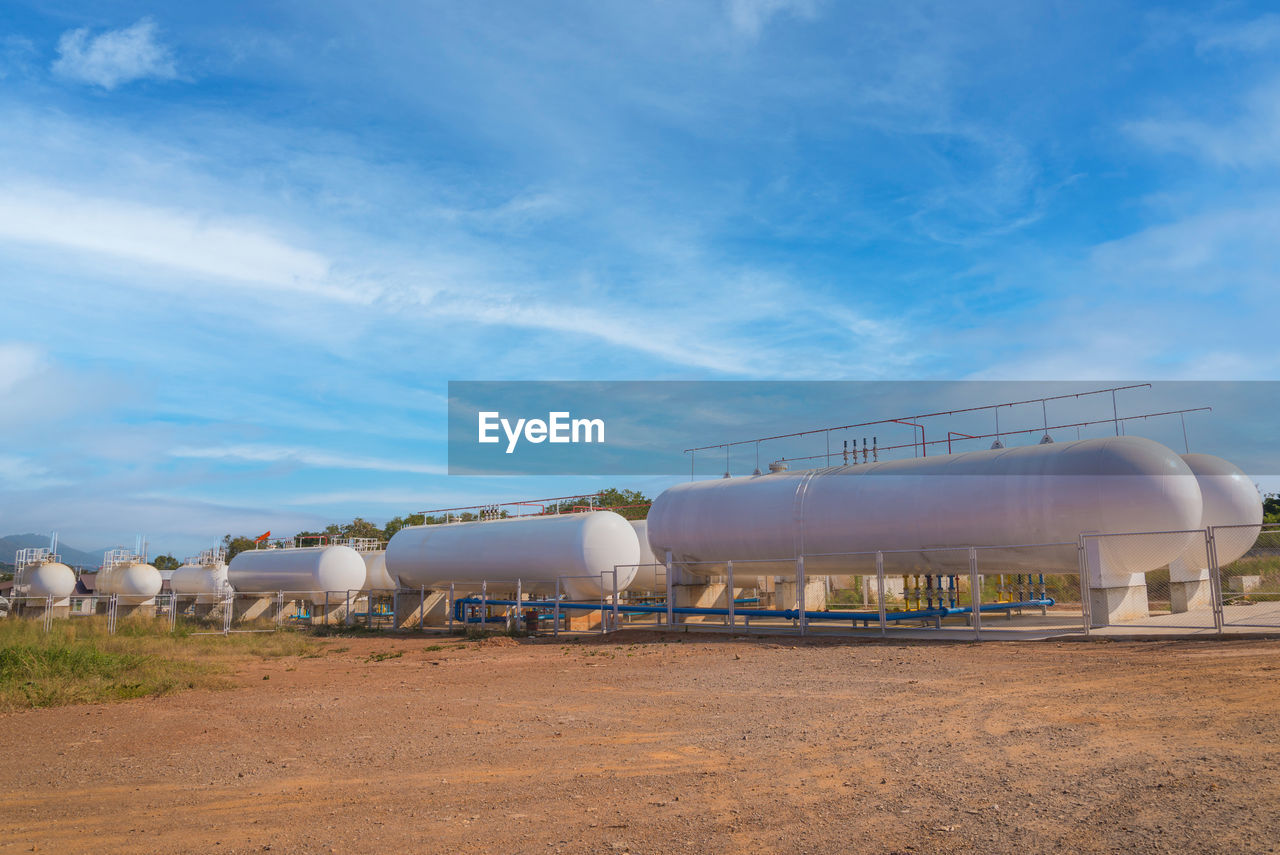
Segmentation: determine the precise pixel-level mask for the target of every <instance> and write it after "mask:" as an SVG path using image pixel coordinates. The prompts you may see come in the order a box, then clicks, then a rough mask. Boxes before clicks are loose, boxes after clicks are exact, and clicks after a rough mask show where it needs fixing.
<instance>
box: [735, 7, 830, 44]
mask: <svg viewBox="0 0 1280 855" xmlns="http://www.w3.org/2000/svg"><path fill="white" fill-rule="evenodd" d="M726 5H727V12H728V15H729V23H730V24H731V25H732V26H733V29H734V30H735V31H736V32H737V33H738V34H739V35H742V36H746V37H748V38H752V39H754V38H758V37H759V36H760V32H761V31H762V30H763V29H764V27H765V25H766V24H768V23H769V21H770V19H772V18H774V17H776V16H778V15H791V16H794V17H796V18H800V19H802V20H812V19H813V18H814V17H815V16H816V14H817V7H818V4H817V2H816V0H728V3H727V4H726Z"/></svg>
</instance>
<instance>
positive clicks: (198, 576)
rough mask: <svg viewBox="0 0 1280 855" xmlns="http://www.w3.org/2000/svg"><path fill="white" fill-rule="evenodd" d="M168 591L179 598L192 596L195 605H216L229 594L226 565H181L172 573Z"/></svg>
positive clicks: (219, 563) (229, 586) (220, 563)
mask: <svg viewBox="0 0 1280 855" xmlns="http://www.w3.org/2000/svg"><path fill="white" fill-rule="evenodd" d="M169 589H170V590H172V591H173V593H174V594H176V595H178V596H179V597H192V596H194V597H195V598H196V602H197V603H205V604H207V603H216V602H218V601H219V600H221V599H222V598H223V597H224V596H226V595H227V594H229V593H231V583H230V582H229V581H227V565H226V564H224V563H222V562H220V561H219V562H217V563H213V564H195V563H191V562H188V563H186V564H183V565H182V566H181V567H179V568H178V569H177V570H174V571H173V576H172V577H170V579H169Z"/></svg>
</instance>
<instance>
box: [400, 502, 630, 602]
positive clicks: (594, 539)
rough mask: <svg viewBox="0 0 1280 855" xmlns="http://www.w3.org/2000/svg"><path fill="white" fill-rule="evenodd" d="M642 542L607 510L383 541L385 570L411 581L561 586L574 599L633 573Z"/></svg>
mask: <svg viewBox="0 0 1280 855" xmlns="http://www.w3.org/2000/svg"><path fill="white" fill-rule="evenodd" d="M639 558H640V544H639V541H638V540H637V538H636V533H635V529H633V528H632V527H631V524H630V523H629V522H627V520H625V519H623V518H622V517H621V516H619V515H618V514H615V513H613V512H612V511H592V512H589V513H581V514H559V515H552V516H536V517H511V518H508V519H498V520H487V521H484V522H464V523H449V524H445V525H423V526H413V527H410V528H404V529H401V530H400V531H398V532H396V534H395V536H394V537H392V538H391V542H390V543H388V544H387V571H388V572H389V573H391V575H393V576H397V577H399V579H400V583H401V584H403V585H404V586H406V587H409V588H416V587H419V586H424V585H425V586H426V587H428V588H447V587H448V586H449V585H450V583H452V584H454V585H455V586H457V588H458V589H460V590H463V591H478V590H479V589H480V585H481V583H482V582H487V583H488V587H489V589H490V590H493V591H498V590H515V587H516V581H517V580H519V581H520V583H521V586H522V589H523V590H524V591H525V592H528V593H542V594H545V593H553V592H554V591H555V589H556V580H557V578H563V584H562V587H561V590H562V591H564V592H565V593H567V594H568V595H569V596H570V597H572V598H573V599H585V600H589V599H595V598H598V597H601V596H604V595H608V594H611V593H612V591H613V586H614V580H613V575H612V574H613V570H614V568H615V566H617V568H618V573H617V589H618V590H619V591H623V590H626V588H627V587H628V586H629V585H630V584H631V582H632V580H633V579H634V578H635V565H636V564H637V563H638V561H639Z"/></svg>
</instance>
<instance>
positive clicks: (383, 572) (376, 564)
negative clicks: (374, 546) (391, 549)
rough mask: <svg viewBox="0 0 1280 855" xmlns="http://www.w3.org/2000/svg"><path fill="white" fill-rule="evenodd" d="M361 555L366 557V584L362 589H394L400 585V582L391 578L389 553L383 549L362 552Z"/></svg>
mask: <svg viewBox="0 0 1280 855" xmlns="http://www.w3.org/2000/svg"><path fill="white" fill-rule="evenodd" d="M360 557H361V558H363V559H364V569H365V577H364V585H363V586H362V588H361V590H365V591H394V590H396V589H397V588H399V587H400V583H399V582H397V581H396V580H395V579H393V578H391V574H390V573H388V572H387V553H386V552H385V551H383V550H381V549H379V550H378V551H377V552H361V553H360Z"/></svg>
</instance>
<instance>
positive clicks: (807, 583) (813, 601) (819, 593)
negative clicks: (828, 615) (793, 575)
mask: <svg viewBox="0 0 1280 855" xmlns="http://www.w3.org/2000/svg"><path fill="white" fill-rule="evenodd" d="M773 602H774V607H775V608H779V609H794V608H795V607H796V583H795V580H794V579H780V580H778V583H777V586H776V588H775V590H774V596H773ZM826 608H827V580H826V579H825V578H824V577H822V576H818V577H816V578H811V579H805V580H804V610H805V611H807V612H820V611H825V610H826Z"/></svg>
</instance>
